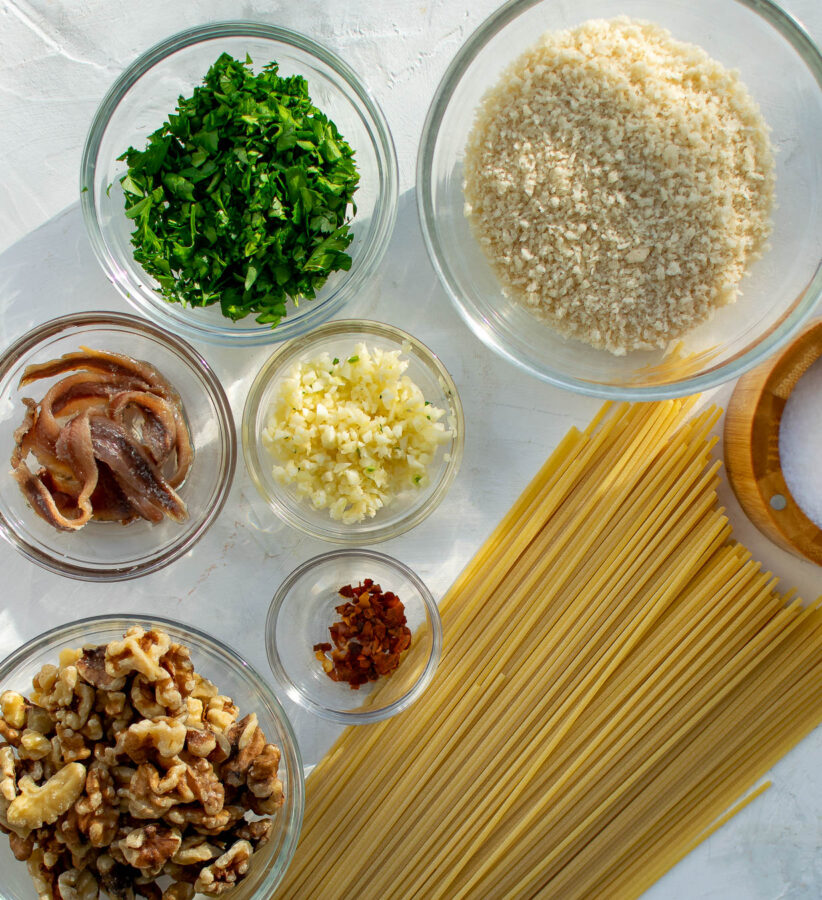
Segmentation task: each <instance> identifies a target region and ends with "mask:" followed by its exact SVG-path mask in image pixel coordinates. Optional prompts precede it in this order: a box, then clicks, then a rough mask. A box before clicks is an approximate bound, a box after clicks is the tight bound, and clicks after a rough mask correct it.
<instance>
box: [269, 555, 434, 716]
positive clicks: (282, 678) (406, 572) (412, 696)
mask: <svg viewBox="0 0 822 900" xmlns="http://www.w3.org/2000/svg"><path fill="white" fill-rule="evenodd" d="M350 557H364V558H365V559H370V560H374V561H377V562H381V563H383V564H385V565H387V566H389V567H390V568H393V569H395V570H396V571H398V572H399V573H400V574H401V575H402V576H403V577H404V578H406V579H408V581H410V582H411V583H412V584H413V585H414V587H415V589H416V590H417V593H418V594H419V596H420V598H421V599H422V602H423V605H424V607H425V610H426V614H427V621H428V623H429V624H430V626H431V652H430V653H429V655H428V660H427V661H426V664H425V668H424V669H423V670H422V672H421V673H420V676H419V678H418V679H417V680H416V681H415V682H414V684H413V685H412V686H411V687H410V688H409V689H408V690H407V691H406V692H405V693H404V694H403V695H402V696H401V697H399V698H397V699H396V700H395V701H394V702H393V703H389V704H388V705H387V706H382V707H379V708H378V709H370V710H367V711H366V712H342V711H341V710H337V709H332V708H330V707H327V706H323V705H322V704H320V703H317V702H316V700H313V699H312V698H311V697H309V696H308V694H306V693H305V692H304V691H302V690H301V689H300V688H299V686H298V685H297V684H295V683H294V681H292V680H291V678H290V677H289V675H288V673H287V672H286V671H285V667H284V666H283V664H282V662H281V661H280V655H279V653H278V652H277V642H276V639H275V635H276V630H277V622H278V619H279V613H280V610H281V609H282V606H283V604H284V602H285V599H286V597H287V595H288V594H289V592H290V591H291V588H292V587H293V586H294V584H296V582H297V581H298V580H299V579H300V578H301V577H302V576H303V575H304V574H305V573H306V572H308V571H310V570H311V569H313V568H315V567H317V566H319V565H322V564H323V563H325V562H328V561H330V560H336V559H345V558H350ZM401 599H402V598H401ZM442 645H443V628H442V617H441V615H440V610H439V606H438V604H437V601H436V600H435V599H434V596H433V594H432V593H431V591H430V590H429V589H428V587H427V586H426V584H425V582H424V581H423V580H422V579H421V578H420V577H419V575H417V573H416V572H415V571H414V570H413V569H411V568H410V567H409V566H407V565H405V563H403V562H400V560H398V559H396V557H393V556H389V555H388V554H387V553H380V552H379V551H377V550H371V549H368V548H365V547H361V548H353V547H351V548H349V547H346V548H344V549H340V550H330V551H327V552H326V553H320V554H318V555H317V556H312V557H311V559H307V560H306V561H305V562H304V563H301V564H300V565H299V566H297V567H296V568H295V569H294V570H293V571H292V572H291V573H290V574H289V575H287V576H286V577H285V578H284V579H283V581H282V583H281V584H280V586H279V587H278V588H277V590H276V592H275V594H274V596H273V598H272V600H271V604H270V605H269V607H268V615H267V617H266V622H265V649H266V653H267V655H268V664H269V665H270V666H271V671H272V672H273V673H274V677H275V678H276V680H277V681H278V683H279V684H280V685H281V686H282V688H283V689H284V690H285V692H286V694H287V695H288V696H289V697H290V698H291V700H293V701H294V702H295V703H297V704H298V705H299V706H301V707H302V708H303V709H306V710H308V711H309V712H312V713H314V714H315V715H317V716H320V718H323V719H326V720H328V721H331V722H336V723H337V724H338V725H368V724H370V723H374V722H381V721H382V720H383V719H388V718H390V717H391V716H394V715H396V714H397V713H400V712H403V711H404V710H406V709H408V707H409V706H411V704H412V703H414V701H416V700H418V699H419V698H420V696H422V694H423V692H424V691H425V689H426V688H427V687H428V685H429V684H430V683H431V679H432V678H433V677H434V673H435V672H436V671H437V667H438V666H439V663H440V659H441V657H442Z"/></svg>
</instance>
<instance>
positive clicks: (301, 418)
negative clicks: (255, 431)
mask: <svg viewBox="0 0 822 900" xmlns="http://www.w3.org/2000/svg"><path fill="white" fill-rule="evenodd" d="M407 368H408V360H407V359H404V358H403V357H402V356H401V354H400V351H399V350H381V349H380V348H378V347H375V348H374V349H373V350H369V349H368V347H366V345H365V344H358V345H357V347H356V348H355V350H354V353H353V354H352V355H351V356H350V357H347V358H345V359H342V360H341V359H338V358H332V357H331V355H330V354H329V353H322V354H320V355H319V356H317V357H316V358H314V359H311V360H308V361H300V362H299V363H297V364H296V365H295V366H294V368H293V369H292V370H291V372H289V374H288V375H287V376H286V377H285V378H284V379H283V381H282V383H281V384H280V385H279V386H278V389H277V391H276V395H275V397H274V400H273V403H272V406H271V411H270V413H269V417H268V423H267V425H266V427H265V429H264V430H263V444H264V446H265V447H266V448H267V449H268V451H269V452H270V453H271V455H272V456H273V457H274V459H275V465H274V468H273V474H274V478H275V480H276V481H277V482H278V483H279V484H286V485H290V486H292V487H294V488H295V489H296V492H297V496H298V497H301V498H305V499H307V500H309V501H310V503H311V504H312V506H313V507H314V508H315V509H327V510H328V511H329V514H330V516H331V518H332V519H334V520H336V521H342V522H344V523H346V524H353V523H357V522H362V521H363V520H365V519H366V518H371V517H372V516H374V515H376V513H377V512H378V510H380V509H382V507H384V506H388V504H389V503H391V501H392V500H393V499H394V498H395V497H396V496H397V495H398V494H400V493H401V492H403V491H406V490H414V489H419V488H424V487H425V486H426V485H428V483H429V476H428V467H429V465H430V464H431V463H432V462H433V460H434V457H435V456H436V453H437V448H438V447H439V446H440V445H441V444H444V443H447V442H448V441H449V440H450V439H451V437H452V432H451V430H450V429H449V428H448V427H446V425H445V423H443V422H441V421H440V420H441V419H442V418H443V417H444V416H445V410H443V409H440V408H439V407H436V406H433V405H431V404H430V403H428V402H427V401H426V400H425V397H424V396H423V394H422V391H421V390H420V388H419V387H418V386H417V385H416V384H415V383H414V382H413V381H412V380H411V378H410V377H409V376H408V375H406V374H405V371H406V369H407Z"/></svg>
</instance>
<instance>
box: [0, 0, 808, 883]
mask: <svg viewBox="0 0 822 900" xmlns="http://www.w3.org/2000/svg"><path fill="white" fill-rule="evenodd" d="M785 5H786V7H787V8H788V9H789V10H790V11H791V12H793V13H794V14H795V15H796V16H797V17H798V18H799V19H801V20H803V21H804V23H805V25H806V27H807V28H808V30H809V31H810V32H811V34H812V35H814V36H815V37H816V38H817V40H820V39H822V0H789V2H786V4H785ZM496 6H497V0H470V2H469V0H431V2H428V3H419V2H409V0H378V2H365V0H286V2H280V3H277V2H263V0H249V2H218V0H210V2H183V0H177V2H175V0H129V2H121V0H84V2H78V0H66V2H60V0H0V304H2V310H3V315H2V317H0V345H2V346H5V345H7V344H8V343H9V342H10V341H11V340H12V339H13V338H15V337H17V336H19V335H20V334H21V333H22V332H23V331H25V330H27V329H28V328H30V327H32V326H34V325H36V324H37V323H39V322H42V321H45V320H47V319H48V318H51V317H53V316H55V315H58V314H61V313H65V312H70V311H79V310H82V309H100V308H110V309H125V308H126V307H125V304H124V303H123V302H122V301H121V300H120V298H119V297H118V295H117V294H116V293H115V292H114V290H113V288H112V287H111V286H110V285H109V284H108V283H107V282H106V280H105V278H104V277H103V276H102V274H101V273H100V271H99V268H98V266H97V264H96V262H95V260H94V259H93V257H92V255H91V251H90V248H89V246H88V243H87V240H86V236H85V232H84V230H83V225H82V221H81V218H80V215H79V211H78V209H77V206H76V199H77V196H78V194H77V192H78V170H79V161H80V152H81V148H82V143H83V141H84V138H85V133H86V129H87V127H88V124H89V123H90V121H91V117H92V115H93V113H94V110H95V108H96V106H97V104H98V102H99V101H100V99H101V98H102V96H103V94H104V93H105V91H106V89H107V88H108V87H109V85H110V83H111V82H112V81H113V79H114V78H115V76H116V75H117V74H118V73H119V72H120V71H121V70H122V69H123V67H124V66H125V65H127V64H128V63H129V62H131V61H132V59H133V58H134V57H135V56H136V55H138V54H139V53H141V52H142V51H144V50H145V49H147V48H148V47H149V46H150V45H151V44H153V43H155V42H156V41H158V40H160V39H161V38H164V37H167V36H168V35H170V34H172V33H174V32H176V31H179V30H181V29H183V28H185V27H187V26H190V25H194V24H198V23H202V22H207V21H211V20H222V19H227V18H248V19H258V20H261V21H267V22H271V23H276V24H280V25H284V26H286V27H292V28H295V29H297V30H301V31H303V32H305V33H307V34H308V35H309V36H311V37H313V38H315V39H318V40H320V41H321V42H323V43H325V44H327V45H328V46H329V47H331V48H332V49H333V50H335V51H336V52H337V53H339V54H341V55H342V56H343V57H344V58H345V59H346V60H347V61H348V62H349V63H350V64H351V65H352V66H353V67H354V68H355V69H356V70H357V71H358V72H359V73H360V75H361V76H362V77H363V78H364V80H365V81H366V83H367V84H368V85H369V87H370V88H371V90H372V91H373V93H374V95H375V96H376V98H377V100H378V101H379V103H380V104H381V105H382V107H383V109H384V111H385V113H386V115H387V118H388V121H389V123H390V126H391V128H392V131H393V135H394V139H395V141H396V144H397V150H398V154H399V163H400V191H401V198H400V209H399V218H398V221H397V229H396V232H395V235H394V239H393V241H392V244H391V246H390V248H389V251H388V255H387V258H386V260H385V262H384V263H383V266H382V268H381V270H380V272H379V273H378V276H377V278H376V279H375V280H374V282H373V284H372V286H371V288H370V290H369V291H367V292H366V294H365V295H363V296H362V297H360V298H359V299H358V300H357V301H356V302H355V303H354V304H353V305H352V306H350V307H348V309H347V310H346V314H351V315H363V316H370V317H373V318H378V319H382V320H384V321H387V322H391V323H393V324H395V325H399V326H400V327H403V328H406V329H407V330H409V331H411V332H412V333H414V334H416V335H417V336H418V337H419V338H421V339H422V340H423V341H425V342H426V343H428V344H429V346H430V347H431V348H432V349H433V350H434V351H435V352H436V353H437V354H438V355H439V356H440V357H441V358H442V359H443V361H444V362H445V364H446V366H447V367H448V368H449V369H450V371H451V373H452V374H453V376H454V378H455V380H456V382H457V385H458V386H459V388H460V390H461V393H462V398H463V402H464V405H465V411H466V420H467V443H466V453H465V459H464V462H463V466H462V470H461V473H460V475H459V477H458V479H457V482H456V483H455V485H454V487H453V489H452V491H451V493H450V494H449V497H448V498H447V500H446V501H445V503H444V504H443V505H442V506H441V507H440V509H438V510H437V511H436V512H435V513H434V515H433V516H432V517H431V518H430V519H429V520H427V521H426V523H425V524H424V525H422V526H421V527H419V528H417V529H416V531H414V532H412V533H410V534H408V535H405V536H403V537H401V538H398V539H396V540H394V541H391V542H389V543H387V544H384V545H382V546H381V547H380V549H382V550H384V551H385V552H387V553H390V554H393V555H395V556H397V557H399V558H400V559H402V560H403V561H404V562H406V563H408V564H409V565H411V566H412V567H413V568H415V569H416V570H417V571H418V572H419V574H420V575H421V576H422V578H423V579H424V580H425V581H427V583H428V584H429V586H430V587H431V589H432V590H433V591H434V593H435V595H437V596H441V595H442V593H444V591H445V590H446V589H447V587H448V585H449V584H450V583H451V581H452V580H453V578H454V577H455V576H456V574H457V573H458V571H459V570H460V569H461V568H462V566H463V565H464V564H465V563H466V562H467V561H468V559H469V558H470V557H471V555H472V554H473V553H474V552H475V550H476V549H477V548H478V547H479V545H480V543H481V542H482V540H483V538H484V537H485V536H486V535H487V534H488V532H489V531H490V530H491V528H492V526H493V524H494V523H495V522H496V521H497V520H498V519H499V518H500V517H501V515H502V514H503V513H504V512H505V510H506V509H507V508H508V506H509V505H510V504H511V503H512V502H513V500H514V499H515V497H516V496H517V495H518V494H519V492H520V490H521V489H522V488H523V487H524V486H525V484H526V483H527V481H528V480H529V479H530V478H531V476H532V475H533V474H534V472H535V471H536V469H537V468H538V466H539V464H540V463H541V462H542V461H543V460H544V458H545V457H546V456H547V454H548V453H549V452H550V450H551V449H552V448H553V447H554V446H555V444H556V443H557V441H558V440H559V438H560V437H561V435H562V434H564V433H565V431H566V430H567V429H568V428H569V427H570V426H571V425H574V424H582V423H584V422H586V421H587V420H588V419H589V418H590V416H591V415H592V414H593V412H594V410H595V409H596V408H597V406H598V404H597V402H595V401H592V400H588V399H585V398H579V397H574V396H572V395H570V394H566V393H563V392H562V391H559V390H557V389H554V388H551V387H549V386H548V385H545V384H542V383H540V382H538V381H535V380H533V379H529V378H527V377H526V376H524V375H522V374H520V373H519V372H517V371H516V370H514V369H513V368H512V367H511V366H509V365H507V364H506V363H504V362H502V361H501V360H499V359H498V358H497V357H495V356H493V355H492V354H491V353H490V351H488V350H487V349H486V348H485V347H484V346H482V345H481V344H480V343H479V342H478V341H477V340H475V339H474V337H473V336H472V335H471V334H470V333H469V332H468V330H467V328H466V327H465V326H464V325H463V324H462V322H461V321H460V320H459V319H458V318H457V316H456V314H455V313H454V312H453V310H452V308H451V306H450V304H449V303H448V301H447V299H446V297H445V295H444V293H443V291H442V290H441V288H440V286H439V284H438V282H437V280H436V277H435V275H434V272H433V270H432V269H431V267H430V265H429V263H428V260H427V256H426V254H425V251H424V248H423V245H422V240H421V236H420V233H419V227H418V223H417V216H416V208H415V202H414V196H413V187H414V163H415V158H416V151H417V141H418V137H419V133H420V130H421V127H422V122H423V118H424V116H425V112H426V110H427V107H428V103H429V101H430V99H431V97H432V96H433V93H434V90H435V87H436V85H437V83H438V81H439V78H440V76H441V75H442V73H443V71H444V70H445V67H446V66H447V64H448V62H449V61H450V60H451V58H452V57H453V55H454V54H455V53H456V51H457V49H458V48H459V47H460V46H461V44H462V43H463V42H464V41H465V39H466V38H467V37H468V35H469V34H470V33H471V32H472V31H473V30H474V29H475V28H476V27H477V26H478V25H479V24H480V23H481V22H482V20H483V19H484V18H485V17H486V16H487V15H489V14H490V13H491V12H492V11H493V10H494V9H495V7H496ZM819 151H820V152H822V136H820V143H819ZM67 207H68V208H67ZM2 251H5V252H2ZM200 349H201V350H203V352H204V353H205V355H206V357H207V358H208V359H209V360H210V361H211V362H212V364H213V365H214V367H215V368H216V370H217V372H218V374H219V375H220V376H221V378H222V380H223V382H224V384H225V386H226V389H227V391H228V393H229V397H230V399H231V402H232V406H233V408H234V411H235V415H239V414H240V413H241V410H242V402H243V399H244V395H245V391H246V389H247V387H248V384H249V382H250V380H251V378H252V377H253V374H254V372H255V371H256V369H257V368H258V367H259V365H260V364H261V362H262V360H263V359H264V358H265V356H266V355H267V352H266V351H265V350H262V351H251V352H248V351H243V352H239V351H225V350H215V349H214V348H209V347H201V348H200ZM728 393H729V390H728V388H725V389H721V390H719V391H717V392H716V399H717V401H718V402H720V403H721V402H724V401H725V400H726V399H727V396H728ZM720 450H721V448H720ZM722 499H723V502H724V503H725V504H726V505H727V507H728V510H729V515H730V517H731V521H732V523H733V524H734V526H735V528H736V534H737V536H738V537H739V538H740V539H741V540H742V541H743V542H745V543H746V544H748V546H750V547H751V549H752V550H753V551H754V553H755V555H756V556H757V557H758V558H760V559H762V560H763V562H764V563H765V564H766V566H768V567H769V568H771V569H773V571H774V572H775V573H776V574H777V575H778V576H780V577H781V578H782V579H783V582H784V584H785V586H790V585H796V586H798V587H799V588H800V589H801V590H802V592H803V593H804V595H805V596H811V595H813V596H815V595H816V594H819V593H822V573H821V572H820V571H819V570H818V569H817V568H815V567H813V566H811V565H810V564H806V563H802V562H799V561H797V560H796V559H794V558H793V557H791V556H789V555H788V554H786V553H783V552H782V551H780V550H778V549H777V548H776V547H774V546H773V545H771V544H770V543H769V542H768V541H767V540H765V539H764V538H762V537H761V536H760V535H759V534H758V533H757V532H756V531H755V530H754V529H753V527H752V526H751V525H750V524H749V523H748V522H747V521H746V519H745V517H744V515H743V514H742V512H741V511H740V509H739V507H738V506H737V504H736V502H735V500H734V498H733V496H732V495H731V493H730V491H729V490H728V489H727V488H723V497H722ZM324 549H326V548H325V547H324V546H323V545H321V544H320V543H319V542H315V541H311V540H309V539H306V538H303V537H301V536H299V535H297V534H295V533H294V532H290V531H288V530H287V529H285V528H284V527H281V526H280V525H279V524H278V523H277V522H275V521H273V519H272V516H271V514H270V513H269V511H268V509H267V507H265V506H263V505H262V503H261V501H259V499H258V498H257V496H256V494H255V492H254V489H253V487H252V485H251V484H250V482H249V481H248V479H247V477H246V476H245V473H244V472H243V470H242V463H240V466H239V468H238V472H237V477H236V480H235V484H234V488H233V491H232V494H231V497H230V500H229V504H228V506H227V508H226V510H225V511H224V513H223V515H222V517H221V519H220V521H219V522H218V524H217V525H216V526H215V527H214V528H213V529H212V530H211V532H210V533H209V534H208V535H206V537H205V538H204V539H203V540H202V542H201V543H200V544H199V545H198V546H197V547H196V548H195V549H194V550H193V551H192V552H191V553H190V554H189V556H188V557H187V558H185V559H182V560H180V561H178V562H177V563H176V564H174V565H173V566H172V567H171V568H169V569H167V570H165V571H163V572H161V573H158V574H155V575H153V576H149V577H147V578H144V579H141V580H139V581H137V582H130V583H126V584H123V585H114V586H110V585H85V584H80V583H75V582H71V581H68V580H65V579H61V578H59V577H57V576H54V575H49V574H46V573H44V572H41V571H40V570H38V569H36V568H35V567H34V566H33V565H31V564H29V563H28V562H26V561H25V560H23V559H22V557H19V556H17V555H16V554H15V552H14V551H13V550H12V549H10V548H9V547H7V546H5V545H2V546H0V572H2V576H3V587H2V589H0V657H2V656H3V655H5V654H6V653H8V652H10V651H11V650H13V649H14V648H16V647H17V646H18V645H19V644H21V643H22V642H23V641H25V640H27V639H29V638H30V637H32V636H33V635H35V634H37V633H38V632H40V631H42V630H44V629H46V628H48V627H51V626H54V625H57V624H60V623H62V622H66V621H69V620H72V619H76V618H79V617H81V616H85V615H92V614H101V613H111V612H115V611H129V612H138V611H139V612H140V613H143V614H147V615H151V614H152V613H154V614H164V615H167V616H169V617H171V618H176V619H179V620H181V621H184V622H190V623H192V624H196V625H198V626H199V627H201V628H204V629H205V630H207V631H210V632H212V633H214V634H216V635H218V636H219V637H221V638H222V639H224V640H225V641H226V642H228V643H229V644H231V645H233V646H234V647H236V648H237V649H238V650H240V651H241V652H242V653H243V654H244V655H245V656H246V658H247V659H248V660H249V661H250V662H251V663H252V664H253V665H254V666H256V667H257V668H258V669H259V671H261V672H262V673H263V674H264V675H266V676H268V673H269V670H268V666H267V663H266V660H265V651H264V646H263V635H262V624H263V622H264V617H265V613H266V610H267V607H268V603H269V601H270V598H271V595H272V594H273V592H274V589H275V588H276V586H277V584H278V583H279V582H280V581H281V579H282V578H283V577H284V576H285V575H286V574H287V573H288V572H289V571H290V570H291V569H292V568H293V566H294V565H296V564H297V563H299V562H301V561H302V560H304V559H307V558H308V557H310V556H313V555H314V554H316V553H318V552H321V551H322V550H324ZM285 705H286V708H287V710H288V712H289V715H290V716H291V718H292V721H293V723H294V725H295V728H296V730H297V733H298V736H299V740H300V746H301V749H302V752H303V755H304V758H305V760H306V762H314V761H316V759H317V758H318V757H319V755H320V754H321V753H322V751H323V749H324V747H325V746H326V745H327V743H328V741H329V740H330V738H331V736H332V734H333V729H330V728H328V727H326V726H322V725H319V724H318V723H317V722H316V721H315V720H312V719H311V718H310V717H308V716H307V715H305V714H302V713H299V712H298V711H297V710H296V709H295V707H294V706H293V705H291V704H289V703H288V702H286V703H285ZM772 777H773V780H774V787H773V788H772V789H771V790H770V791H768V792H767V794H766V795H765V796H764V797H763V798H761V799H760V800H758V801H756V803H754V804H753V806H751V807H749V808H748V809H747V810H746V811H745V812H743V813H742V814H741V815H740V816H738V817H737V818H736V819H735V820H734V821H733V822H732V823H730V824H729V825H727V826H726V827H725V828H723V829H722V830H721V831H720V832H719V833H718V834H717V835H715V836H714V837H713V838H712V839H711V840H709V841H708V842H706V843H705V844H703V845H702V846H701V847H700V848H698V849H697V850H696V851H695V852H693V853H692V854H691V855H690V856H689V857H688V858H687V859H686V860H685V861H684V862H683V863H682V864H680V865H679V866H678V867H677V868H676V869H675V870H674V871H673V872H671V873H670V874H669V875H668V876H666V877H665V878H664V879H663V880H662V881H660V882H659V883H658V884H657V885H656V886H655V887H654V888H653V889H652V890H651V891H650V892H649V894H648V895H647V896H648V897H649V898H653V900H662V898H722V900H737V898H739V900H749V898H750V900H759V898H761V900H783V898H784V900H788V898H819V897H822V732H820V730H817V732H815V733H814V734H813V735H811V736H810V737H809V738H808V739H806V740H805V741H804V742H803V744H802V745H801V746H800V747H799V748H797V750H795V751H794V752H793V753H792V754H790V755H789V756H788V757H787V758H786V759H785V760H784V761H783V762H782V764H780V765H779V766H778V767H777V768H776V769H775V770H774V773H773V776H772ZM0 887H2V873H0ZM492 900H493V898H492Z"/></svg>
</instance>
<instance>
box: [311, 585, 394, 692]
mask: <svg viewBox="0 0 822 900" xmlns="http://www.w3.org/2000/svg"><path fill="white" fill-rule="evenodd" d="M339 594H340V596H341V597H342V598H343V599H344V600H345V601H346V602H345V603H342V604H340V605H339V606H337V607H336V611H337V613H338V614H339V616H340V621H339V622H334V624H333V625H331V626H330V627H329V629H328V631H329V633H330V634H331V640H332V641H333V642H334V649H332V645H331V644H329V643H322V644H315V645H314V655H315V656H316V657H317V659H318V660H319V661H320V662H321V663H322V666H323V670H324V671H325V673H326V674H327V675H328V677H329V678H330V679H331V680H332V681H345V682H347V683H348V684H349V685H351V687H352V688H353V689H354V690H358V689H359V687H360V685H361V684H366V683H367V682H369V681H376V680H377V679H378V678H379V677H380V676H382V675H389V674H390V673H391V672H393V671H394V669H396V668H397V666H398V665H399V664H400V654H401V653H403V651H405V650H407V649H408V648H409V647H410V646H411V629H410V628H408V626H407V624H406V618H405V607H404V606H403V604H402V601H401V600H400V598H399V597H398V596H397V595H396V594H393V593H392V592H391V591H386V592H385V593H383V591H382V588H381V587H380V586H379V585H378V584H374V582H373V581H372V579H370V578H366V579H365V581H363V582H361V583H360V584H358V585H357V586H356V587H355V586H354V585H351V584H347V585H346V586H345V587H342V588H340V590H339ZM329 652H330V654H331V656H330V658H329V656H328V654H329Z"/></svg>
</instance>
